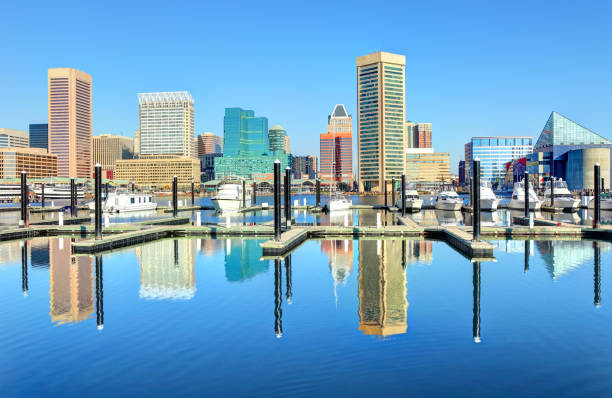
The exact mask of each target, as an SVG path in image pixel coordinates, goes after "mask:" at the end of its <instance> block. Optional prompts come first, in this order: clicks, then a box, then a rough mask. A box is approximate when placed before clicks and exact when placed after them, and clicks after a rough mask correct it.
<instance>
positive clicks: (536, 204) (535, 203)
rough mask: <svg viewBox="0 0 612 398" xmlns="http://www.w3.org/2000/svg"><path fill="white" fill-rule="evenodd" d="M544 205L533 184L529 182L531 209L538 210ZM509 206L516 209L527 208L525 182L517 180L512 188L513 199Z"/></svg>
mask: <svg viewBox="0 0 612 398" xmlns="http://www.w3.org/2000/svg"><path fill="white" fill-rule="evenodd" d="M541 207H542V202H540V199H538V195H536V193H535V191H534V190H533V186H532V184H529V210H530V211H538V210H540V208H541ZM508 208H510V209H514V210H524V209H525V184H523V182H522V181H521V182H515V183H514V187H513V188H512V199H510V202H509V203H508Z"/></svg>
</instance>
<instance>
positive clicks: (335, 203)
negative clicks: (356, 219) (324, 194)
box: [327, 192, 353, 211]
mask: <svg viewBox="0 0 612 398" xmlns="http://www.w3.org/2000/svg"><path fill="white" fill-rule="evenodd" d="M352 204H353V203H352V202H351V200H350V199H349V198H347V197H346V196H344V195H342V194H339V193H337V192H335V193H333V194H331V195H330V196H329V200H328V201H327V209H328V210H329V211H340V210H348V209H349V208H350V207H351V205H352Z"/></svg>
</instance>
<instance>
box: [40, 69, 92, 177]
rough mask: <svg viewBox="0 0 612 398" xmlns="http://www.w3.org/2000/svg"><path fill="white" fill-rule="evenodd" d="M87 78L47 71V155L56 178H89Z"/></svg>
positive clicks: (77, 72) (71, 71) (72, 72)
mask: <svg viewBox="0 0 612 398" xmlns="http://www.w3.org/2000/svg"><path fill="white" fill-rule="evenodd" d="M91 90H92V80H91V76H90V75H88V74H87V73H85V72H82V71H80V70H77V69H72V68H54V69H49V71H48V91H49V105H48V106H49V152H51V153H54V154H56V155H57V175H58V176H59V177H79V178H80V177H86V178H89V177H91V170H92V145H91V137H92V121H91V111H92V109H91V107H92V100H91Z"/></svg>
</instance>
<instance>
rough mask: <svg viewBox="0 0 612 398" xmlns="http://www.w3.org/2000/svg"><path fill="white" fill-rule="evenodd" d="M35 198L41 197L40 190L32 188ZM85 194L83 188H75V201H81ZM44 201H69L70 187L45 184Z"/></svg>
mask: <svg viewBox="0 0 612 398" xmlns="http://www.w3.org/2000/svg"><path fill="white" fill-rule="evenodd" d="M34 193H35V194H36V196H38V197H41V196H42V188H41V187H38V188H34ZM84 197H85V192H84V191H83V188H80V187H78V186H77V199H83V198H84ZM46 199H49V200H51V199H70V185H56V184H45V200H46Z"/></svg>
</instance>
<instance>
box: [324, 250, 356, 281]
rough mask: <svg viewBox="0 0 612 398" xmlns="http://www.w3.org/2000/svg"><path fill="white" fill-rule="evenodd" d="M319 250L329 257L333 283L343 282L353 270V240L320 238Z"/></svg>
mask: <svg viewBox="0 0 612 398" xmlns="http://www.w3.org/2000/svg"><path fill="white" fill-rule="evenodd" d="M321 252H322V253H325V254H326V255H327V258H329V270H330V272H331V274H332V278H334V282H335V283H345V282H346V278H348V276H349V275H350V274H351V271H352V270H353V240H322V241H321Z"/></svg>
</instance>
